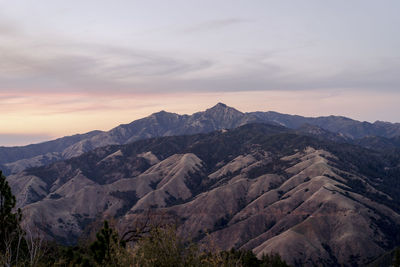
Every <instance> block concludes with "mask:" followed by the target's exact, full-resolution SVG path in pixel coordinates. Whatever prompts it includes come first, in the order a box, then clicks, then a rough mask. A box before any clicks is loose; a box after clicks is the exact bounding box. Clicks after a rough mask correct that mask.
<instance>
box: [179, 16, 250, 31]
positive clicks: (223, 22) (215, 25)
mask: <svg viewBox="0 0 400 267" xmlns="http://www.w3.org/2000/svg"><path fill="white" fill-rule="evenodd" d="M246 22H249V20H246V19H242V18H226V19H216V20H209V21H205V22H202V23H199V24H197V25H193V26H190V27H186V28H185V29H184V30H183V32H184V33H199V32H205V31H210V30H218V29H221V28H225V27H229V26H233V25H236V24H241V23H246Z"/></svg>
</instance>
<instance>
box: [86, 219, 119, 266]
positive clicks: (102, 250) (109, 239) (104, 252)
mask: <svg viewBox="0 0 400 267" xmlns="http://www.w3.org/2000/svg"><path fill="white" fill-rule="evenodd" d="M96 238H97V240H96V241H95V242H93V243H92V244H91V245H90V250H91V252H92V254H93V258H94V260H95V261H96V262H97V263H98V264H100V265H103V266H104V265H108V264H110V263H112V262H113V257H114V254H115V253H114V252H115V251H114V250H115V246H116V245H117V244H119V243H118V242H119V241H118V234H117V233H116V232H115V231H114V230H113V229H112V228H110V226H109V225H108V222H107V221H104V226H103V228H102V229H101V230H100V231H99V232H98V233H97V234H96Z"/></svg>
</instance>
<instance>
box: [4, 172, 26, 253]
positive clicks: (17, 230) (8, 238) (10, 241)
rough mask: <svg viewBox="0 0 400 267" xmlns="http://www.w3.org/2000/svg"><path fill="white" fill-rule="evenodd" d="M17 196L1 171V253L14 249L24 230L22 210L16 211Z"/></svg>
mask: <svg viewBox="0 0 400 267" xmlns="http://www.w3.org/2000/svg"><path fill="white" fill-rule="evenodd" d="M15 204H16V200H15V196H14V195H13V194H12V192H11V188H10V186H9V185H8V182H7V180H6V177H5V176H4V175H3V173H2V171H0V240H1V242H0V253H2V254H4V253H6V250H7V249H8V250H10V246H11V249H14V248H13V246H14V245H16V244H15V243H16V242H17V241H18V238H19V237H20V235H21V233H22V230H21V227H20V222H21V217H22V215H21V210H20V209H18V210H17V211H14V209H15Z"/></svg>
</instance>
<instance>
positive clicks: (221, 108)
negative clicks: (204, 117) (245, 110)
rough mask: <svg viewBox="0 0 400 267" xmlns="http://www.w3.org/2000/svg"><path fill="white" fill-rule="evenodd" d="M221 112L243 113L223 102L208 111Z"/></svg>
mask: <svg viewBox="0 0 400 267" xmlns="http://www.w3.org/2000/svg"><path fill="white" fill-rule="evenodd" d="M221 111H223V112H226V111H230V112H234V113H240V114H242V112H240V111H239V110H237V109H235V108H232V107H229V106H227V105H225V104H224V103H221V102H219V103H217V104H216V105H215V106H213V107H211V108H209V109H207V110H206V112H221Z"/></svg>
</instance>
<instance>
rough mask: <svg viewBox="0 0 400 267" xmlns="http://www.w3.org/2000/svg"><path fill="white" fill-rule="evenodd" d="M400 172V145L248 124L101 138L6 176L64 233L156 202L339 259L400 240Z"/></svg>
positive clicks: (361, 256)
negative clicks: (95, 144) (122, 140)
mask: <svg viewBox="0 0 400 267" xmlns="http://www.w3.org/2000/svg"><path fill="white" fill-rule="evenodd" d="M224 126H227V125H224ZM398 177H400V158H399V154H397V153H384V152H378V151H374V150H369V149H364V148H362V147H359V146H355V145H350V144H346V143H340V144H339V143H337V142H333V141H331V140H330V139H323V138H322V137H321V136H319V137H315V136H309V135H305V134H301V133H299V132H296V131H293V130H290V129H288V128H285V127H282V126H274V125H268V124H248V125H244V126H242V127H239V128H237V129H232V130H222V131H214V132H211V133H208V134H196V135H185V136H171V137H162V138H152V139H145V140H141V141H137V142H134V143H131V144H127V145H111V146H105V147H102V148H97V149H94V150H93V151H91V152H88V153H84V154H82V155H80V156H78V157H74V158H71V159H69V160H65V161H59V162H56V163H53V164H50V165H47V166H43V167H37V168H32V169H28V170H25V171H23V172H20V173H18V174H15V175H12V176H10V177H9V178H8V180H9V182H10V185H11V186H12V188H13V192H14V193H15V194H16V196H17V203H18V205H19V206H20V207H22V208H23V212H24V214H25V219H26V221H25V223H27V224H28V225H36V226H37V227H39V228H40V229H41V230H42V231H43V232H45V233H46V235H47V236H48V237H52V238H55V239H56V240H58V241H59V242H63V243H64V244H73V243H75V242H76V241H77V238H78V237H79V236H80V235H81V234H82V233H83V231H84V229H85V227H86V226H87V225H88V224H89V223H90V222H93V221H94V220H96V219H99V218H109V217H118V218H119V221H120V224H121V225H129V224H130V223H131V222H132V221H133V220H135V218H136V217H137V216H140V214H142V213H143V212H147V211H148V210H152V211H153V212H159V213H161V214H166V215H167V214H168V215H170V216H175V217H176V218H177V219H178V221H179V222H180V223H179V227H178V230H179V232H180V233H182V234H184V235H186V236H191V237H192V238H193V239H194V240H197V241H199V242H206V243H212V244H216V245H217V246H218V247H219V248H221V249H229V248H231V247H235V248H246V249H252V250H253V251H254V252H255V253H256V254H257V255H259V256H261V255H262V254H263V253H269V252H278V253H279V254H281V255H282V257H283V258H284V259H285V260H286V261H287V262H289V263H290V264H292V265H302V264H305V265H312V264H317V265H324V266H339V265H340V264H349V265H350V264H358V265H364V264H366V263H368V262H371V261H372V260H374V259H375V258H377V257H378V256H379V255H381V254H383V253H384V252H385V251H387V250H389V249H392V248H393V247H394V246H396V245H398V244H399V242H400V236H399V235H398V231H397V229H399V226H400V185H399V180H398Z"/></svg>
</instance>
